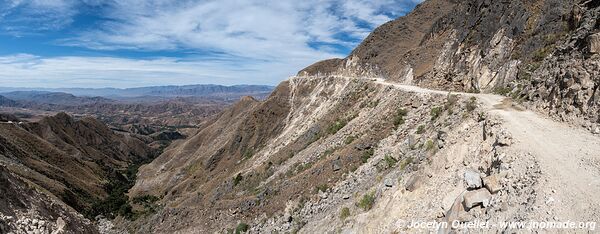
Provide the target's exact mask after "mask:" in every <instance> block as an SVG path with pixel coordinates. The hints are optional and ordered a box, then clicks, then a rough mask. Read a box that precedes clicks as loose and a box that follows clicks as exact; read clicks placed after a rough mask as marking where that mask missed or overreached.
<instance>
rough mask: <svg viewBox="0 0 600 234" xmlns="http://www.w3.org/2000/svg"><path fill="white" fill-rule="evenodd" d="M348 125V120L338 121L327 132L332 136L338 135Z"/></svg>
mask: <svg viewBox="0 0 600 234" xmlns="http://www.w3.org/2000/svg"><path fill="white" fill-rule="evenodd" d="M346 124H348V121H346V120H343V119H340V120H337V121H335V122H334V123H333V124H332V125H330V126H329V128H327V132H328V133H329V134H332V135H333V134H336V133H337V132H338V131H339V130H340V129H342V128H344V126H346Z"/></svg>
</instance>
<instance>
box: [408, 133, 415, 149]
mask: <svg viewBox="0 0 600 234" xmlns="http://www.w3.org/2000/svg"><path fill="white" fill-rule="evenodd" d="M406 143H407V144H408V148H409V149H414V147H415V145H416V144H417V137H416V136H415V135H414V134H409V135H408V137H407V139H406Z"/></svg>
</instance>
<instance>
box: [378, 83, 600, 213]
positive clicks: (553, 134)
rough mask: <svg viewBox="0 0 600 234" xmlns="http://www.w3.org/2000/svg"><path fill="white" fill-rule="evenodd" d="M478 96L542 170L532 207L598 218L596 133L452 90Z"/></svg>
mask: <svg viewBox="0 0 600 234" xmlns="http://www.w3.org/2000/svg"><path fill="white" fill-rule="evenodd" d="M373 80H374V82H375V83H378V84H382V85H388V86H392V87H395V88H399V89H402V90H405V91H409V92H416V93H434V94H447V93H448V92H447V91H439V90H430V89H425V88H421V87H416V86H410V85H402V84H397V83H392V82H388V81H386V80H383V79H379V78H375V79H373ZM452 93H453V94H459V95H465V96H474V97H477V98H478V100H479V101H480V103H481V104H482V107H483V109H485V110H486V111H487V112H488V113H489V114H492V115H496V116H499V117H501V119H502V120H504V125H505V127H506V128H507V130H508V131H509V132H510V133H511V134H512V136H513V139H514V141H515V143H514V145H513V147H516V148H517V149H519V150H521V151H523V152H529V153H531V154H532V155H533V156H534V157H535V158H536V160H537V161H538V162H539V164H540V166H541V170H542V178H541V180H540V181H541V184H540V185H539V186H540V188H538V191H537V192H538V194H540V195H539V196H538V199H537V201H535V203H536V204H537V205H539V207H545V208H543V209H541V210H538V211H536V212H539V213H549V212H546V211H547V210H545V209H549V211H551V213H552V214H553V215H554V216H555V217H553V218H554V219H556V220H561V221H597V222H600V137H598V136H594V135H592V134H591V133H590V132H587V131H584V130H583V129H579V128H574V127H572V126H569V125H567V124H564V123H559V122H555V121H552V120H550V119H548V118H546V117H544V116H541V115H538V114H537V113H535V112H532V111H529V110H522V109H519V108H515V107H513V106H512V105H511V104H510V101H506V100H505V97H502V96H499V95H493V94H473V93H457V92H452Z"/></svg>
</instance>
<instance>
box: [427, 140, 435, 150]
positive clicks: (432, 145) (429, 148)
mask: <svg viewBox="0 0 600 234" xmlns="http://www.w3.org/2000/svg"><path fill="white" fill-rule="evenodd" d="M434 147H435V144H434V143H433V141H432V140H427V143H425V150H427V151H430V150H432V149H433V148H434Z"/></svg>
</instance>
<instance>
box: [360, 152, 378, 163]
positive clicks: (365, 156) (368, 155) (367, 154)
mask: <svg viewBox="0 0 600 234" xmlns="http://www.w3.org/2000/svg"><path fill="white" fill-rule="evenodd" d="M374 153H375V149H373V148H371V149H368V150H366V151H365V152H363V154H362V156H361V160H362V162H363V163H367V161H369V158H371V157H373V154H374Z"/></svg>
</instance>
